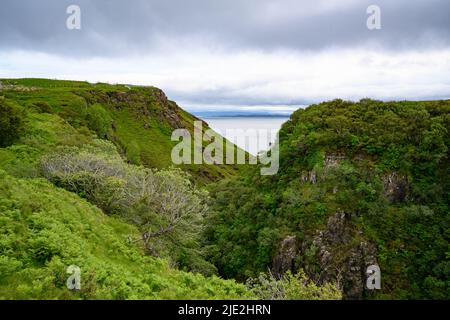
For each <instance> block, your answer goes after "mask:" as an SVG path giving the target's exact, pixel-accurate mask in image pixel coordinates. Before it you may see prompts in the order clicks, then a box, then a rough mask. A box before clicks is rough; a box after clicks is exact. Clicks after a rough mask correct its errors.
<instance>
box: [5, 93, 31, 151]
mask: <svg viewBox="0 0 450 320" xmlns="http://www.w3.org/2000/svg"><path fill="white" fill-rule="evenodd" d="M24 122H25V115H24V112H23V110H22V109H20V108H19V107H16V106H15V105H13V104H10V103H8V102H7V101H5V100H4V99H0V147H7V146H10V145H11V144H13V143H14V141H16V140H17V139H18V138H19V136H20V134H21V133H22V131H23V127H24Z"/></svg>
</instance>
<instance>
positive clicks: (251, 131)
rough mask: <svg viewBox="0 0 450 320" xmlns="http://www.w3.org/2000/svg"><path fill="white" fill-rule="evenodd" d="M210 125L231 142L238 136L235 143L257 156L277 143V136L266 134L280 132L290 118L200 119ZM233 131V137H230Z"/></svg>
mask: <svg viewBox="0 0 450 320" xmlns="http://www.w3.org/2000/svg"><path fill="white" fill-rule="evenodd" d="M200 118H201V119H202V120H204V121H205V122H207V123H208V125H209V126H210V127H211V128H212V129H213V130H215V131H217V132H218V133H220V134H221V135H223V136H225V137H226V138H227V139H229V140H230V141H233V139H232V136H236V138H235V139H234V141H233V142H234V143H235V144H237V145H238V146H239V147H241V148H242V149H244V150H246V151H248V152H249V153H251V154H253V155H256V154H257V153H258V152H259V151H263V150H267V149H268V148H269V144H270V143H273V142H274V141H275V138H276V135H274V134H266V132H269V133H270V132H271V131H272V130H274V131H276V132H278V130H279V129H280V128H281V125H282V124H283V123H284V122H286V121H287V120H288V119H289V117H257V116H252V117H239V116H234V117H229V116H228V117H200ZM230 131H231V136H230V135H229V133H230Z"/></svg>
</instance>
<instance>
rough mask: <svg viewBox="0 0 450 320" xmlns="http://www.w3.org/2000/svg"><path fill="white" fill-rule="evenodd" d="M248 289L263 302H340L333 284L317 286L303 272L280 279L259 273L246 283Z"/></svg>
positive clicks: (339, 296) (339, 294)
mask: <svg viewBox="0 0 450 320" xmlns="http://www.w3.org/2000/svg"><path fill="white" fill-rule="evenodd" d="M247 286H248V288H249V289H250V290H251V291H252V292H253V294H255V296H257V297H258V298H260V299H263V300H341V299H342V293H341V292H340V290H339V289H338V288H337V286H336V285H335V284H332V283H326V284H324V285H323V286H319V285H317V284H316V283H314V282H313V281H312V280H310V279H308V278H307V276H306V275H305V273H304V272H303V270H300V271H299V272H298V273H297V274H292V273H291V272H290V271H289V272H288V273H286V274H285V275H284V276H283V277H282V278H281V279H279V280H278V279H276V278H275V277H274V276H273V275H272V274H271V273H269V274H264V273H261V274H260V275H259V277H258V278H254V279H249V280H248V281H247Z"/></svg>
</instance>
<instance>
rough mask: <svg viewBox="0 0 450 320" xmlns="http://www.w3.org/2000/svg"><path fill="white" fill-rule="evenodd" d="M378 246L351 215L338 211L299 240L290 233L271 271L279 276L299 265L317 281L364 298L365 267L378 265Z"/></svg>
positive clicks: (283, 241)
mask: <svg viewBox="0 0 450 320" xmlns="http://www.w3.org/2000/svg"><path fill="white" fill-rule="evenodd" d="M376 253H377V251H376V247H375V245H374V244H372V243H370V242H368V241H366V240H364V238H363V235H362V233H361V232H360V231H358V230H357V229H356V228H355V226H354V225H353V224H352V222H351V218H350V215H349V214H346V213H344V212H338V213H336V214H334V215H332V216H330V217H329V219H328V223H327V225H326V227H325V229H323V230H318V231H317V232H316V233H315V235H314V236H313V237H310V238H306V239H305V240H303V241H299V239H297V237H295V236H288V237H286V238H285V239H283V240H282V241H281V243H280V246H279V249H278V251H277V253H276V255H275V257H274V259H273V263H272V273H273V274H274V275H275V276H276V277H278V278H280V277H281V276H282V275H283V274H285V273H286V272H288V271H292V272H296V271H297V270H298V269H299V268H302V269H304V270H305V272H306V273H307V274H308V275H309V276H310V277H311V278H312V279H314V280H315V281H317V282H318V283H321V284H322V283H326V282H335V283H337V285H338V286H339V287H340V288H341V290H342V291H343V293H344V296H345V298H347V299H362V298H363V297H364V296H365V295H369V294H370V292H368V291H367V289H366V270H367V267H368V266H370V265H374V264H375V265H376V264H378V263H377V258H376Z"/></svg>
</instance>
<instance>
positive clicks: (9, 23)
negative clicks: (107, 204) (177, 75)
mask: <svg viewBox="0 0 450 320" xmlns="http://www.w3.org/2000/svg"><path fill="white" fill-rule="evenodd" d="M315 3H317V1H316V0H310V1H307V0H305V1H303V0H298V1H294V0H280V1H270V0H247V1H242V0H227V1H225V0H223V1H211V0H169V1H167V0H158V1H153V0H151V1H144V0H133V1H125V0H91V1H87V0H59V1H54V0H53V1H52V0H40V1H31V0H29V1H25V0H3V1H2V4H1V6H0V50H10V49H21V50H35V51H41V52H46V53H51V54H60V55H73V56H108V55H123V54H127V55H129V54H133V53H136V54H143V53H151V52H152V51H153V50H161V47H160V46H161V43H164V42H166V41H167V42H170V43H171V44H172V45H173V44H175V45H176V44H177V43H179V45H180V46H184V45H186V44H189V43H193V44H196V43H201V44H202V45H204V46H211V47H217V46H219V47H221V48H223V49H228V50H240V49H248V48H250V49H257V50H264V51H267V50H275V49H292V50H318V49H322V48H325V47H343V48H347V47H349V48H351V47H355V46H363V45H365V44H367V43H371V44H375V45H377V46H380V47H383V48H386V49H393V50H398V49H411V48H414V49H421V48H430V47H448V46H449V44H450V19H448V13H449V12H450V2H449V1H447V0H409V1H407V0H396V1H392V0H361V1H353V2H349V4H348V5H346V4H342V5H340V6H337V5H336V6H334V7H332V8H323V9H317V8H316V7H315V6H314V4H315ZM343 3H345V1H344V2H343ZM70 4H78V5H79V6H80V7H81V9H82V30H80V31H70V30H67V29H66V27H65V21H66V18H67V14H66V12H65V10H66V8H67V6H68V5H70ZM369 4H377V5H379V6H380V7H381V9H382V29H381V30H377V31H369V30H368V29H367V28H366V27H365V22H366V18H367V15H366V14H365V10H366V8H367V6H368V5H369ZM303 8H304V9H303Z"/></svg>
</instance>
